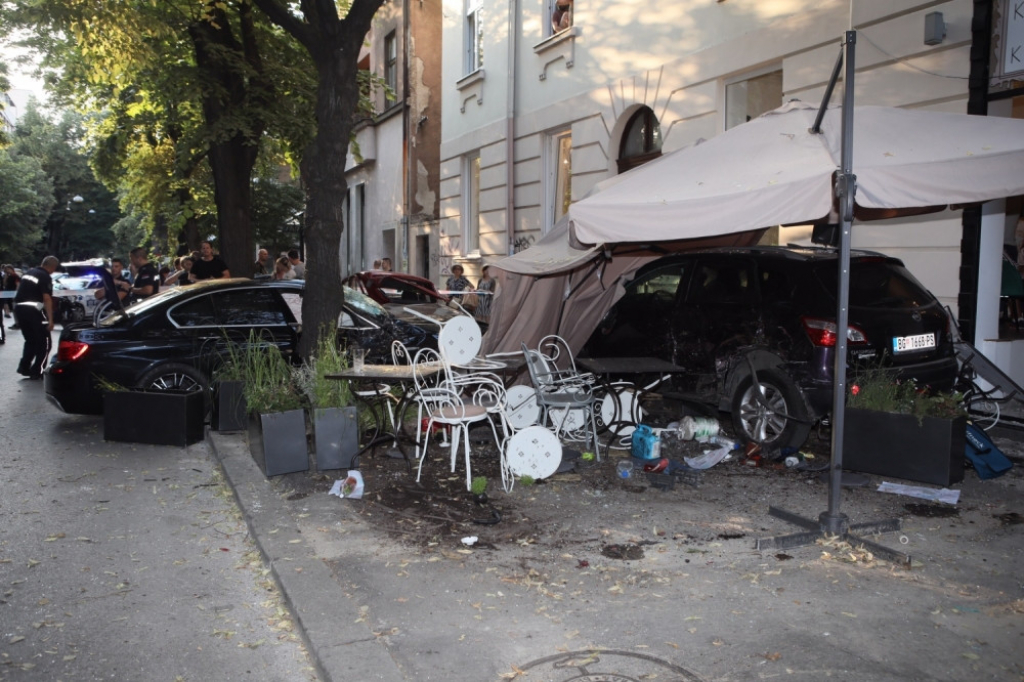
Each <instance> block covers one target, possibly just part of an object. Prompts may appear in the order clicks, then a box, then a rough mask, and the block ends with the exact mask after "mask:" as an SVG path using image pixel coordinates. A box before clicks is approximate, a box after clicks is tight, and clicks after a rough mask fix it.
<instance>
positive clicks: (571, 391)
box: [523, 342, 601, 460]
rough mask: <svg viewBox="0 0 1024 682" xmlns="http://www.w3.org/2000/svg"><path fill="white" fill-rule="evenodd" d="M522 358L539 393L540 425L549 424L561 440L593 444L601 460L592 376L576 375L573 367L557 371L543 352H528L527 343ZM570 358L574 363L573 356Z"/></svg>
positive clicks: (572, 365)
mask: <svg viewBox="0 0 1024 682" xmlns="http://www.w3.org/2000/svg"><path fill="white" fill-rule="evenodd" d="M563 343H564V342H563ZM567 348H568V347H566V349H567ZM523 354H524V355H525V356H526V367H527V369H528V370H529V372H530V380H531V381H533V386H534V388H536V389H537V403H538V404H539V405H540V407H541V424H546V423H548V421H550V422H551V425H552V427H554V429H555V435H556V436H558V437H565V438H567V439H569V440H591V441H592V442H593V444H594V454H595V455H596V456H597V459H598V460H600V459H601V446H600V442H599V441H598V438H597V419H596V417H595V416H594V387H593V385H592V383H593V376H592V375H587V374H580V373H579V372H577V371H575V364H574V363H572V364H570V368H569V369H566V370H562V369H558V366H557V365H556V364H555V361H554V360H553V359H552V358H550V357H548V356H546V355H544V354H543V353H541V352H540V351H537V350H532V349H529V348H527V347H526V344H525V343H524V344H523ZM569 357H570V360H571V355H570V356H569ZM588 426H589V429H588V428H587V427H588Z"/></svg>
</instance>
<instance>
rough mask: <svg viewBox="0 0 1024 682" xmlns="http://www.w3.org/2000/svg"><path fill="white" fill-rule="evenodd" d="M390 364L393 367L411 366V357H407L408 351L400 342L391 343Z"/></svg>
mask: <svg viewBox="0 0 1024 682" xmlns="http://www.w3.org/2000/svg"><path fill="white" fill-rule="evenodd" d="M391 362H392V364H395V365H409V364H412V356H411V355H409V349H408V348H406V347H405V344H404V343H402V342H401V341H392V342H391Z"/></svg>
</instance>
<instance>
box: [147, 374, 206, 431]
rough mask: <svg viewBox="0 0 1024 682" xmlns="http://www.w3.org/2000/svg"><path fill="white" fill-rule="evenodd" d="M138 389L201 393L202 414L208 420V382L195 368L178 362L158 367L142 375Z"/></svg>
mask: <svg viewBox="0 0 1024 682" xmlns="http://www.w3.org/2000/svg"><path fill="white" fill-rule="evenodd" d="M139 388H144V389H148V390H151V391H186V392H188V391H202V392H203V414H204V415H205V418H206V419H207V420H208V419H209V417H210V414H211V412H212V411H213V396H212V395H211V393H210V380H209V379H208V378H207V377H206V375H205V374H203V373H202V372H200V371H199V370H198V369H196V368H195V367H191V366H189V365H183V364H181V363H180V362H168V363H166V364H163V365H158V366H156V367H154V368H153V369H151V370H149V371H148V372H146V373H145V374H143V375H142V379H141V380H139Z"/></svg>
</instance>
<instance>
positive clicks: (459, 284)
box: [445, 265, 473, 291]
mask: <svg viewBox="0 0 1024 682" xmlns="http://www.w3.org/2000/svg"><path fill="white" fill-rule="evenodd" d="M463 272H465V270H464V269H463V268H462V266H461V265H453V266H452V276H451V277H449V278H448V281H447V282H446V283H445V288H446V289H447V290H448V291H466V290H468V289H471V288H472V286H473V285H472V284H470V283H469V280H468V279H466V277H465V275H463V274H462V273H463Z"/></svg>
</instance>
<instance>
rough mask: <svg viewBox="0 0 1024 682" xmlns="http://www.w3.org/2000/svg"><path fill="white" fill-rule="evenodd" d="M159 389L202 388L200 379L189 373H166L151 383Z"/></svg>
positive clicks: (187, 389)
mask: <svg viewBox="0 0 1024 682" xmlns="http://www.w3.org/2000/svg"><path fill="white" fill-rule="evenodd" d="M149 387H150V388H154V389H156V390H158V391H198V390H199V389H201V388H202V386H201V385H200V384H199V382H198V381H196V380H195V379H193V378H192V377H190V376H188V375H187V374H177V373H176V374H165V375H163V376H161V377H157V378H156V379H154V380H153V383H151V384H150V385H149Z"/></svg>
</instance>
